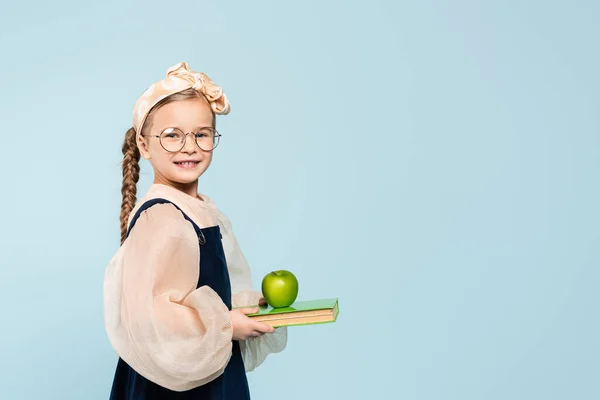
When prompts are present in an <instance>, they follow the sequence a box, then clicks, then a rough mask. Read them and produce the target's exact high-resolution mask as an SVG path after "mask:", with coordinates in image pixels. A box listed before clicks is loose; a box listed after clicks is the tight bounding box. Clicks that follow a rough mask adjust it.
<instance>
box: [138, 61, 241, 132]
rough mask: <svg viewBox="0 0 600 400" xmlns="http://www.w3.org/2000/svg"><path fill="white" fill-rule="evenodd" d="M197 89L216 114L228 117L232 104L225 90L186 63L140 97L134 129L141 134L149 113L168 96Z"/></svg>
mask: <svg viewBox="0 0 600 400" xmlns="http://www.w3.org/2000/svg"><path fill="white" fill-rule="evenodd" d="M190 88H193V89H196V90H197V91H199V92H200V93H202V94H203V95H204V96H205V97H206V99H207V100H208V101H209V103H210V106H211V108H212V110H213V112H214V113H215V114H218V115H227V114H229V112H230V111H231V104H230V103H229V100H227V96H226V95H225V93H223V89H221V87H219V86H218V85H216V84H215V83H214V82H213V81H211V80H210V78H209V77H208V76H207V75H206V74H204V73H203V72H194V71H192V70H191V69H190V66H189V65H188V63H186V62H183V61H182V62H180V63H178V64H176V65H174V66H172V67H171V68H169V69H168V70H167V76H166V77H165V79H163V80H161V81H158V82H156V83H154V84H152V85H151V86H150V87H149V88H148V89H146V91H145V92H144V93H143V94H142V95H141V96H140V98H139V99H138V100H137V102H136V103H135V107H134V109H133V128H134V129H135V131H136V132H137V134H138V135H139V134H140V129H141V127H142V125H143V123H144V121H145V120H146V117H147V116H148V112H149V111H150V110H151V109H152V107H154V105H155V104H156V103H158V102H159V101H161V100H162V99H164V98H165V97H167V96H170V95H172V94H174V93H178V92H181V91H183V90H186V89H190Z"/></svg>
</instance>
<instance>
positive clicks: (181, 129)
mask: <svg viewBox="0 0 600 400" xmlns="http://www.w3.org/2000/svg"><path fill="white" fill-rule="evenodd" d="M171 128H174V129H179V130H180V131H185V129H183V128H182V127H181V126H179V125H168V126H165V127H164V128H162V130H163V131H164V130H165V129H171ZM202 128H211V129H212V124H211V125H196V127H195V128H194V129H193V130H192V131H193V132H195V131H197V130H200V129H202Z"/></svg>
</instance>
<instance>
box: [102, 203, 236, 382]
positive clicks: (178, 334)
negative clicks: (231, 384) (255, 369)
mask: <svg viewBox="0 0 600 400" xmlns="http://www.w3.org/2000/svg"><path fill="white" fill-rule="evenodd" d="M199 260H200V250H199V246H198V237H197V235H196V232H195V231H194V228H193V226H192V225H191V224H190V223H189V222H188V221H187V220H185V219H184V218H183V215H182V214H181V212H180V211H179V210H177V209H176V208H175V207H174V206H173V205H171V204H157V205H154V206H152V207H151V208H149V209H147V210H146V211H144V212H143V213H142V214H141V215H140V217H139V219H138V220H137V222H136V224H135V225H134V227H133V229H132V231H131V233H130V235H129V237H128V238H127V240H126V241H125V242H124V243H123V245H122V246H121V247H120V249H119V250H118V251H117V253H116V254H115V256H114V257H113V259H112V260H111V261H110V263H109V265H108V267H107V270H106V275H105V281H104V306H105V325H106V330H107V333H108V337H109V340H110V342H111V344H112V346H113V348H114V349H115V351H116V352H117V354H118V355H119V356H120V357H121V358H122V359H123V360H124V361H125V362H127V363H128V364H129V365H130V366H131V367H132V368H134V369H135V370H136V371H137V372H138V373H139V374H141V375H142V376H144V377H146V378H147V379H149V380H151V381H153V382H155V383H157V384H159V385H161V386H163V387H166V388H168V389H171V390H174V391H183V390H189V389H191V388H193V387H196V386H200V385H203V384H205V383H207V382H209V381H211V380H213V379H215V378H216V377H218V376H219V375H220V374H222V373H223V371H224V369H225V366H226V365H227V363H228V362H229V359H230V357H231V350H232V335H233V328H232V325H231V320H230V315H229V310H228V309H227V306H226V305H225V304H224V303H223V301H222V300H221V298H220V297H219V295H218V294H217V293H216V292H215V291H214V290H212V289H211V288H210V287H208V286H203V287H201V288H198V289H196V285H197V282H198V273H199V272H198V263H199ZM200 273H201V272H200Z"/></svg>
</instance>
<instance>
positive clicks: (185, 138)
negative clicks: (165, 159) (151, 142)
mask: <svg viewBox="0 0 600 400" xmlns="http://www.w3.org/2000/svg"><path fill="white" fill-rule="evenodd" d="M205 128H210V129H212V130H213V131H214V132H215V136H214V137H215V138H219V140H218V141H217V145H216V146H215V147H213V148H212V149H211V150H205V149H203V148H202V147H200V145H199V144H198V140H197V139H198V138H196V137H195V138H194V143H196V146H198V148H199V149H200V150H202V151H213V150H214V149H216V148H217V146H218V145H219V143H221V139H220V138H221V136H223V135H221V134H220V133H219V131H217V130H216V129H215V128H213V127H212V126H203V127H201V128H200V129H198V131H200V130H202V129H205ZM167 129H177V130H178V131H180V132H181V133H183V136H184V139H183V142H182V144H181V147H180V148H179V150H174V151H171V150H167V149H165V146H164V145H163V143H162V140H160V137H161V135H162V134H163V133H165V131H166V130H167ZM197 133H198V132H187V133H185V132H184V131H183V130H181V129H179V128H174V127H171V126H170V127H168V128H165V129H163V130H162V131H160V135H144V134H140V136H142V137H146V136H148V137H155V138H158V143H160V147H162V148H163V149H164V150H165V151H166V152H167V153H178V152H180V151H181V150H182V149H183V148H184V147H185V143H186V142H187V135H190V134H193V135H196V134H197ZM213 140H214V139H213Z"/></svg>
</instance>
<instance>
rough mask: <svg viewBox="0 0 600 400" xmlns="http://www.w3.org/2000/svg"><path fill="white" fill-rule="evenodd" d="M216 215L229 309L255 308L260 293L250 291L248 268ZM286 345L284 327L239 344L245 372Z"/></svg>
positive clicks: (221, 216) (228, 227)
mask: <svg viewBox="0 0 600 400" xmlns="http://www.w3.org/2000/svg"><path fill="white" fill-rule="evenodd" d="M217 214H218V219H219V225H220V227H221V231H222V234H223V247H224V250H225V257H226V259H227V268H228V269H229V276H230V280H231V291H232V305H233V307H244V306H255V305H257V304H258V302H259V299H260V298H261V297H262V293H261V292H258V291H255V290H254V289H253V284H252V276H251V273H250V267H249V265H248V262H247V260H246V257H245V256H244V254H243V253H242V251H241V249H240V246H239V244H238V242H237V239H236V237H235V235H234V234H233V230H232V228H231V222H230V221H229V219H228V218H227V217H226V216H225V215H224V214H222V213H221V212H217ZM286 345H287V328H286V327H282V328H278V329H276V330H275V332H274V333H267V334H264V335H262V336H259V337H256V338H251V339H248V340H244V341H240V348H241V350H242V357H243V359H244V365H245V366H246V371H252V370H254V369H256V368H257V367H258V366H259V365H261V364H262V363H263V362H264V361H265V359H266V358H267V356H268V355H269V354H271V353H278V352H280V351H282V350H284V349H285V347H286Z"/></svg>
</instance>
